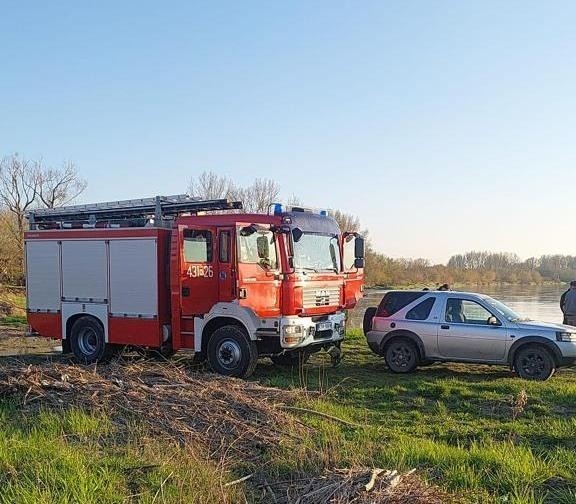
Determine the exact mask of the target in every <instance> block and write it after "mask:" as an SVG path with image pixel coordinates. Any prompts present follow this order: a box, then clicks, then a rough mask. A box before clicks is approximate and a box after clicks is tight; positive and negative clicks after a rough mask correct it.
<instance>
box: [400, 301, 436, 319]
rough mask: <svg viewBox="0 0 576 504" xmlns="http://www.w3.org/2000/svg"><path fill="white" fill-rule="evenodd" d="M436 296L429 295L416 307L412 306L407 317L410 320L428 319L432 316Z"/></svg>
mask: <svg viewBox="0 0 576 504" xmlns="http://www.w3.org/2000/svg"><path fill="white" fill-rule="evenodd" d="M435 301H436V298H434V297H429V298H428V299H425V300H424V301H422V302H421V303H418V304H417V305H416V306H415V307H414V308H412V309H411V310H410V311H409V312H408V313H407V314H406V319H408V320H426V319H427V318H428V317H429V316H430V312H431V311H432V307H433V306H434V302H435Z"/></svg>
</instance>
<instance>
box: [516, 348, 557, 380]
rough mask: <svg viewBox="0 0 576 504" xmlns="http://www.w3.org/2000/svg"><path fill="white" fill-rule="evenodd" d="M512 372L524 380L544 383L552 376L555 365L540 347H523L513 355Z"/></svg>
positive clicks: (548, 353) (550, 356)
mask: <svg viewBox="0 0 576 504" xmlns="http://www.w3.org/2000/svg"><path fill="white" fill-rule="evenodd" d="M514 371H516V373H517V374H518V376H519V377H520V378H524V379H525V380H538V381H544V380H547V379H548V378H550V377H551V376H552V375H553V374H554V371H556V363H555V362H554V357H553V356H552V354H551V353H550V352H549V351H548V350H547V349H546V348H545V347H543V346H542V345H525V346H523V347H521V348H519V349H518V350H517V351H516V353H515V355H514Z"/></svg>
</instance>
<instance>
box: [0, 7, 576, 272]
mask: <svg viewBox="0 0 576 504" xmlns="http://www.w3.org/2000/svg"><path fill="white" fill-rule="evenodd" d="M129 4H130V5H129ZM575 26H576V2H573V1H550V2H542V1H538V2H536V1H527V0H522V1H506V2H503V1H476V2H472V1H458V0H454V1H411V0H408V1H399V0H398V1H384V0H380V1H365V0H363V1H337V0H326V1H316V0H303V1H284V2H275V1H269V0H268V1H260V2H256V1H242V2H239V1H221V2H219V1H205V2H196V1H188V2H184V1H183V2H157V1H156V2H143V1H140V2H130V3H129V2H107V1H100V2H60V1H51V2H4V3H3V5H2V17H1V28H0V63H1V65H0V154H2V155H6V154H9V153H11V152H15V151H17V152H20V153H22V154H24V155H26V156H28V157H32V158H35V157H39V156H42V157H44V159H45V160H46V162H48V163H51V164H59V163H60V162H61V161H62V160H72V161H74V162H75V163H76V164H77V165H78V167H79V169H80V171H81V173H82V175H83V176H84V177H85V178H86V179H87V180H88V182H89V188H88V190H87V192H86V194H85V195H84V196H83V200H84V201H100V200H109V199H120V198H133V197H141V196H149V195H154V194H158V193H160V194H174V193H180V192H184V191H185V189H186V186H187V183H188V180H189V178H190V177H191V176H193V175H194V174H195V173H199V172H201V171H202V170H213V171H216V172H218V173H221V174H223V175H227V176H230V177H233V178H234V179H236V180H237V181H238V182H239V183H249V182H250V181H251V180H252V179H254V178H255V177H269V178H273V179H276V180H277V181H278V182H279V183H280V184H281V186H282V189H283V192H284V194H285V195H286V196H290V195H291V194H296V195H297V196H299V197H300V199H301V200H303V201H304V202H306V203H308V204H309V205H314V206H322V207H339V208H341V209H343V210H345V211H347V212H352V213H355V214H357V215H358V216H359V217H360V218H361V220H362V222H363V224H364V225H365V226H367V227H368V228H369V229H370V232H371V237H372V240H373V242H374V243H375V245H376V246H377V247H378V248H379V249H380V250H381V251H383V252H384V253H386V254H388V255H391V256H394V257H397V256H411V257H427V258H430V259H433V260H435V261H445V260H447V259H448V257H449V256H450V255H451V254H453V253H457V252H463V251H466V250H470V249H491V250H503V251H514V252H517V253H518V254H520V255H521V256H522V257H528V256H530V255H537V254H541V253H545V252H560V253H571V254H576V233H574V230H573V223H574V219H573V216H574V213H575V210H576V204H575V202H576V141H575V136H576V29H575Z"/></svg>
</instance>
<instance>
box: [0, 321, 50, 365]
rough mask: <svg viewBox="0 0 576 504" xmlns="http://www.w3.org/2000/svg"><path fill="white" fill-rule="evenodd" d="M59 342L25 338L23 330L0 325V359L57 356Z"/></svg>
mask: <svg viewBox="0 0 576 504" xmlns="http://www.w3.org/2000/svg"><path fill="white" fill-rule="evenodd" d="M58 345H59V342H58V341H55V340H51V339H47V338H32V337H26V336H25V332H24V328H20V327H14V326H9V325H2V324H0V357H11V356H17V355H41V356H46V355H50V354H57V351H56V348H58Z"/></svg>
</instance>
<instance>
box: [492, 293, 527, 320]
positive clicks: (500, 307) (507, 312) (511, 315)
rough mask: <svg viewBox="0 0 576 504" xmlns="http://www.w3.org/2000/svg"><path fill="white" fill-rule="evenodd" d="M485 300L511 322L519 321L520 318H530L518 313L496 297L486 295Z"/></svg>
mask: <svg viewBox="0 0 576 504" xmlns="http://www.w3.org/2000/svg"><path fill="white" fill-rule="evenodd" d="M484 301H485V302H486V303H487V304H488V305H489V306H490V307H491V308H494V310H495V311H497V312H498V314H500V315H501V316H503V317H504V318H505V319H507V320H509V321H510V322H518V321H519V320H528V319H527V318H525V317H522V316H521V315H518V314H517V313H516V312H515V311H514V310H513V309H512V308H509V307H508V306H506V305H505V304H504V303H501V302H500V301H496V300H495V299H494V298H491V297H488V296H486V297H485V298H484Z"/></svg>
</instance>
